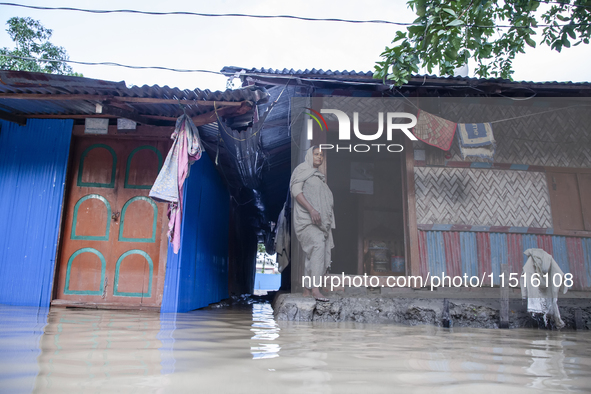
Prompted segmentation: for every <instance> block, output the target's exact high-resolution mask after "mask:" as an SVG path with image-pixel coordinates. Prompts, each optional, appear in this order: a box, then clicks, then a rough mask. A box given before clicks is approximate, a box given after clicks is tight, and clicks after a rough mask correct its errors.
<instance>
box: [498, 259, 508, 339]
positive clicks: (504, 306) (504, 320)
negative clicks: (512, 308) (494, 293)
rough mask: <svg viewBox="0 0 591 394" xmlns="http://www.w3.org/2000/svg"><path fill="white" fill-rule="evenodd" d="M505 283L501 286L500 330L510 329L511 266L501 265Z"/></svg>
mask: <svg viewBox="0 0 591 394" xmlns="http://www.w3.org/2000/svg"><path fill="white" fill-rule="evenodd" d="M501 274H502V275H503V279H504V280H503V281H502V282H503V283H502V286H501V319H500V321H499V328H509V265H508V264H501Z"/></svg>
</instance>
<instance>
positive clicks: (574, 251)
mask: <svg viewBox="0 0 591 394" xmlns="http://www.w3.org/2000/svg"><path fill="white" fill-rule="evenodd" d="M566 247H567V253H568V262H569V265H570V269H571V272H572V274H573V286H574V287H573V288H574V289H575V290H582V289H583V288H584V287H585V285H586V282H587V280H586V279H587V278H585V265H584V264H585V258H584V256H583V244H582V243H581V238H574V237H567V238H566Z"/></svg>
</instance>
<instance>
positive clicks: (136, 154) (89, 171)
mask: <svg viewBox="0 0 591 394" xmlns="http://www.w3.org/2000/svg"><path fill="white" fill-rule="evenodd" d="M168 145H169V143H168V141H136V140H133V141H130V140H116V139H109V138H104V139H99V138H78V139H76V140H75V147H74V158H73V164H72V165H73V171H72V175H71V177H70V179H69V190H68V198H67V205H66V210H65V216H64V221H65V225H64V235H63V236H62V243H61V248H60V261H59V277H58V280H57V288H58V290H57V298H58V299H60V300H66V301H72V302H76V303H90V304H102V303H105V304H111V305H113V304H114V305H117V304H120V305H126V306H134V305H137V306H141V305H146V306H159V305H160V303H161V294H159V292H160V291H159V289H161V288H162V287H163V283H162V281H163V280H164V266H163V265H162V264H161V262H160V259H161V254H162V248H163V246H165V245H163V243H162V240H163V238H164V242H166V237H165V236H164V237H163V230H162V226H163V218H164V216H165V213H166V212H165V209H166V205H165V204H161V203H155V202H154V201H153V200H152V199H150V198H149V197H148V193H149V191H150V188H151V186H152V184H153V182H154V180H155V179H156V176H157V175H158V171H159V169H160V168H161V167H162V164H163V154H165V153H166V149H167V148H168ZM161 265H162V266H161Z"/></svg>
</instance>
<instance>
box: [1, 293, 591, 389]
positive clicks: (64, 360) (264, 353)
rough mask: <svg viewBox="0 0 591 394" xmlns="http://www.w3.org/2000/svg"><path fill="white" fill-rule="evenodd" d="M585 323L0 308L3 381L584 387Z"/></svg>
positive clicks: (590, 347) (587, 384)
mask: <svg viewBox="0 0 591 394" xmlns="http://www.w3.org/2000/svg"><path fill="white" fill-rule="evenodd" d="M589 371H591V333H590V332H588V331H585V332H575V331H563V332H549V331H543V330H483V329H458V328H454V329H441V328H436V327H431V326H415V327H406V326H397V325H370V324H359V323H353V322H351V323H297V322H277V321H275V319H274V318H273V313H272V310H271V307H270V306H269V305H268V304H255V305H253V306H252V309H250V310H249V309H231V308H230V309H226V310H207V311H195V312H191V313H187V314H154V313H142V312H125V311H96V310H82V309H61V308H55V309H52V310H50V311H47V310H41V311H40V310H37V309H27V308H14V307H12V308H9V307H0V392H10V393H13V392H24V393H27V392H43V393H47V392H49V393H52V392H55V393H63V392H93V393H111V392H130V393H132V392H142V393H143V392H157V393H169V392H170V393H178V392H240V393H243V392H246V393H250V392H256V393H267V392H278V391H281V392H287V393H301V392H310V393H312V392H319V393H331V392H343V393H349V392H372V393H382V392H392V391H403V392H407V391H409V392H431V391H433V392H452V391H453V392H454V393H457V392H458V391H460V392H463V391H465V392H468V391H493V390H494V391H500V390H502V391H503V392H504V393H511V392H524V391H526V392H527V391H532V392H534V391H536V392H537V391H539V390H546V391H552V392H556V391H590V390H591V378H590V377H589Z"/></svg>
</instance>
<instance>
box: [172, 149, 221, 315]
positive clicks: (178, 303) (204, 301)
mask: <svg viewBox="0 0 591 394" xmlns="http://www.w3.org/2000/svg"><path fill="white" fill-rule="evenodd" d="M184 201H185V203H184V204H185V207H184V210H183V224H182V228H181V248H180V250H179V253H178V254H177V255H175V254H174V252H173V251H172V247H171V246H170V245H169V248H168V259H167V263H166V278H165V281H164V294H163V297H162V307H161V312H162V313H170V312H188V311H191V310H194V309H197V308H202V307H204V306H207V305H209V304H211V303H213V302H217V301H220V300H222V299H224V298H227V297H228V230H229V228H228V224H229V201H230V196H229V194H228V191H227V190H226V188H225V186H224V185H223V183H222V180H221V179H220V177H219V175H218V173H217V171H216V169H215V167H214V165H213V163H212V162H211V160H210V159H209V156H207V154H204V155H203V156H202V157H201V159H200V160H198V161H197V162H195V164H193V165H192V166H191V174H190V176H189V178H188V179H187V181H186V182H185V199H184Z"/></svg>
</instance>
